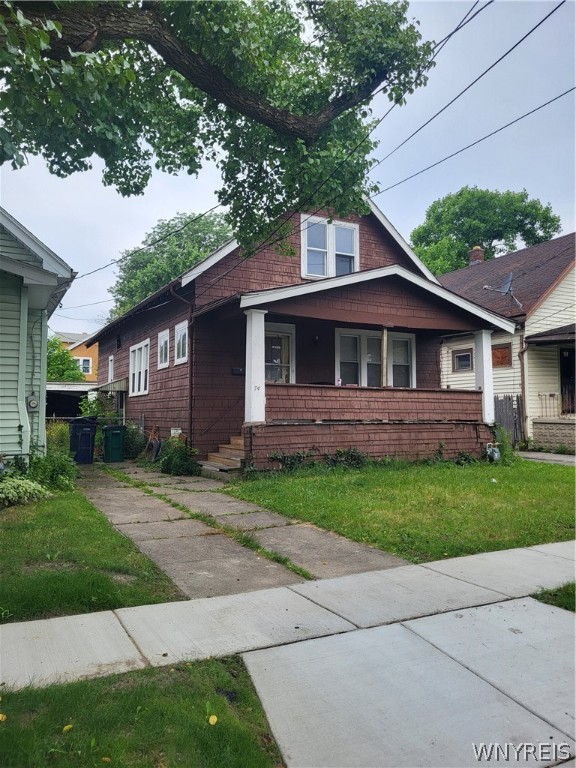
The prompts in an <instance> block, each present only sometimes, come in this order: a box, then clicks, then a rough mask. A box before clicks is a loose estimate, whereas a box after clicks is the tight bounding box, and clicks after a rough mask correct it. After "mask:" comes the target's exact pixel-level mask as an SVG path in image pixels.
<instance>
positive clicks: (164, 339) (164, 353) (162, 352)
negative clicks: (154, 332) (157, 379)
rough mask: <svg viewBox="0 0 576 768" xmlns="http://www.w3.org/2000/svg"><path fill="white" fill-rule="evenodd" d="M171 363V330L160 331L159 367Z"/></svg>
mask: <svg viewBox="0 0 576 768" xmlns="http://www.w3.org/2000/svg"><path fill="white" fill-rule="evenodd" d="M169 364H170V331H169V330H168V328H167V329H166V330H165V331H160V333H159V334H158V368H168V365H169Z"/></svg>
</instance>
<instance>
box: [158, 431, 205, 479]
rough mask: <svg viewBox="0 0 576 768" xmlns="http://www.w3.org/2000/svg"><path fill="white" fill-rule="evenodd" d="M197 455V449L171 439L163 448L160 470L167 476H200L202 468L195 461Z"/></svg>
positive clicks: (175, 438)
mask: <svg viewBox="0 0 576 768" xmlns="http://www.w3.org/2000/svg"><path fill="white" fill-rule="evenodd" d="M197 453H198V451H197V450H196V448H190V447H188V446H187V445H186V444H185V443H184V442H182V440H180V439H179V438H178V437H171V438H170V439H169V440H166V442H165V443H164V444H163V446H162V451H161V459H160V470H161V471H162V472H164V473H165V474H167V475H199V474H200V472H201V471H202V467H201V466H200V464H198V462H197V461H196V459H195V456H196V454H197Z"/></svg>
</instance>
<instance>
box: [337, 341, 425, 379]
mask: <svg viewBox="0 0 576 768" xmlns="http://www.w3.org/2000/svg"><path fill="white" fill-rule="evenodd" d="M382 353H383V350H382V333H379V332H378V331H367V330H358V329H356V328H337V329H336V379H337V380H338V379H340V383H341V384H344V385H345V384H356V385H358V386H360V387H381V386H382V384H383V383H387V384H388V386H392V387H415V386H416V346H415V339H414V334H412V333H390V332H388V345H387V350H386V358H387V365H386V367H385V369H384V368H383V359H382V358H383V354H382ZM384 378H385V379H386V381H385V382H384Z"/></svg>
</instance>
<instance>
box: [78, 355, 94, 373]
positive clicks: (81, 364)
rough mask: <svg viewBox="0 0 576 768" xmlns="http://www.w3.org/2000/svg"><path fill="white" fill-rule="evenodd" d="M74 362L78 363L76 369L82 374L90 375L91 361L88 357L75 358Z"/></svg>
mask: <svg viewBox="0 0 576 768" xmlns="http://www.w3.org/2000/svg"><path fill="white" fill-rule="evenodd" d="M74 360H76V362H77V363H78V368H80V370H81V371H82V373H83V374H84V375H85V376H87V375H89V374H91V373H92V360H91V358H89V357H75V358H74Z"/></svg>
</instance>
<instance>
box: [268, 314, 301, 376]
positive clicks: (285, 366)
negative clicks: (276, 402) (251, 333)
mask: <svg viewBox="0 0 576 768" xmlns="http://www.w3.org/2000/svg"><path fill="white" fill-rule="evenodd" d="M295 337H296V332H295V326H293V325H288V324H285V323H266V326H265V338H264V365H265V375H266V381H273V382H277V383H281V384H290V383H293V382H294V381H295V380H296V372H295V364H294V360H295V353H294V347H295Z"/></svg>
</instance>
